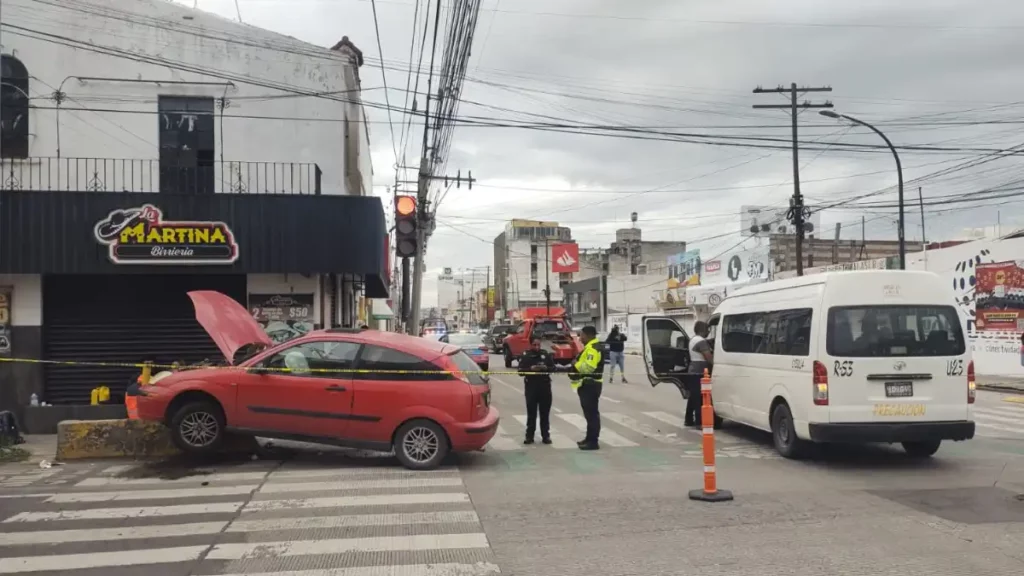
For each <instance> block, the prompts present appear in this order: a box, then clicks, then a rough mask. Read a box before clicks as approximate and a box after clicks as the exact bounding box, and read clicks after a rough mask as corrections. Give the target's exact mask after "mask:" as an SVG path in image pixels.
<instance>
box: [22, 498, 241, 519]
mask: <svg viewBox="0 0 1024 576" xmlns="http://www.w3.org/2000/svg"><path fill="white" fill-rule="evenodd" d="M244 504H245V503H244V502H219V503H216V504H179V505H174V506H142V507H131V508H90V509H88V510H60V511H57V512H19V513H17V514H15V515H14V516H11V517H10V518H8V519H6V520H4V523H9V522H47V521H53V520H106V519H110V518H154V517H159V516H184V515H187V514H228V513H234V512H238V511H239V510H240V509H241V508H242V506H243V505H244Z"/></svg>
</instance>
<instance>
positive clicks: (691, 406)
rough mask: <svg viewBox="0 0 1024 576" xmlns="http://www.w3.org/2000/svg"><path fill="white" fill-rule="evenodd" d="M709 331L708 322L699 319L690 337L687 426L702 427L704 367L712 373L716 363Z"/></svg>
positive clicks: (684, 421) (685, 417)
mask: <svg viewBox="0 0 1024 576" xmlns="http://www.w3.org/2000/svg"><path fill="white" fill-rule="evenodd" d="M709 333H710V328H709V327H708V323H707V322H705V321H703V320H698V321H697V322H696V323H695V324H694V325H693V337H692V338H690V368H689V370H687V375H686V376H685V378H686V390H687V392H688V393H689V395H688V396H687V398H686V414H685V415H684V417H683V424H684V425H685V426H694V427H697V428H700V427H701V422H700V403H701V395H700V379H701V377H703V376H704V369H707V370H708V372H709V373H710V372H711V369H712V365H713V364H714V351H712V350H711V345H710V344H709V343H708V341H707V337H708V334H709Z"/></svg>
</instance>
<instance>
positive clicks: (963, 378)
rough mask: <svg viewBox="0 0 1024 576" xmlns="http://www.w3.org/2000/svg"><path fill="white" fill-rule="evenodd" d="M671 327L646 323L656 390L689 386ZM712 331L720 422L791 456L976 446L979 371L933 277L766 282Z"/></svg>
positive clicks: (729, 301)
mask: <svg viewBox="0 0 1024 576" xmlns="http://www.w3.org/2000/svg"><path fill="white" fill-rule="evenodd" d="M667 322H670V320H669V319H666V318H663V317H662V318H645V320H644V335H643V340H644V362H645V364H646V366H647V372H648V377H649V379H650V380H651V384H652V385H657V384H658V383H659V382H664V381H677V380H678V378H679V374H678V372H674V371H677V370H680V367H679V364H680V362H682V361H681V360H676V361H670V362H668V363H671V364H675V367H668V366H667V364H668V363H666V362H665V360H666V359H670V358H671V357H672V352H671V351H669V350H663V349H661V348H663V346H661V344H662V343H665V344H668V343H670V342H671V338H672V336H673V335H674V334H675V333H679V334H685V332H683V330H682V328H680V327H679V326H673V325H671V324H670V323H667ZM708 324H709V325H710V328H711V334H710V338H711V339H713V349H714V367H713V374H712V398H713V403H714V409H715V416H716V417H720V418H722V419H724V420H730V421H734V422H738V423H741V424H745V425H747V426H752V427H754V428H758V429H761V430H765V431H770V432H771V433H772V436H773V439H774V442H775V448H776V449H777V450H778V451H779V453H780V454H782V455H783V456H785V457H787V458H797V457H800V456H801V455H803V454H804V453H805V451H806V450H805V449H806V448H807V446H808V443H809V442H815V443H831V442H835V443H866V442H886V443H895V442H899V443H901V444H902V445H903V447H904V449H905V450H906V451H907V453H908V454H910V455H912V456H916V457H928V456H931V455H932V454H934V453H935V452H936V451H937V450H938V449H939V444H940V443H941V442H942V441H943V440H968V439H970V438H973V437H974V414H973V404H974V397H975V384H974V362H973V361H972V360H971V355H970V347H969V346H968V345H967V342H966V338H965V336H964V330H963V327H962V324H961V321H960V316H959V314H958V312H957V310H956V307H955V306H954V304H953V301H952V298H951V297H950V293H949V289H948V286H946V285H945V283H944V282H943V281H942V280H941V278H940V277H939V276H938V275H936V274H934V273H931V272H908V271H897V270H871V271H855V272H829V273H822V274H814V275H811V276H803V277H798V278H792V279H788V280H780V281H776V282H769V283H765V284H759V285H757V286H751V287H748V288H744V289H741V290H738V291H737V292H736V293H735V294H733V295H730V296H729V297H728V298H726V299H725V300H723V301H722V304H721V305H719V306H718V308H717V309H716V310H715V312H714V314H713V315H712V316H711V318H710V319H709V321H708ZM663 333H664V334H663ZM651 343H654V345H653V347H652V345H651ZM677 356H679V354H678V353H677ZM716 419H717V418H716Z"/></svg>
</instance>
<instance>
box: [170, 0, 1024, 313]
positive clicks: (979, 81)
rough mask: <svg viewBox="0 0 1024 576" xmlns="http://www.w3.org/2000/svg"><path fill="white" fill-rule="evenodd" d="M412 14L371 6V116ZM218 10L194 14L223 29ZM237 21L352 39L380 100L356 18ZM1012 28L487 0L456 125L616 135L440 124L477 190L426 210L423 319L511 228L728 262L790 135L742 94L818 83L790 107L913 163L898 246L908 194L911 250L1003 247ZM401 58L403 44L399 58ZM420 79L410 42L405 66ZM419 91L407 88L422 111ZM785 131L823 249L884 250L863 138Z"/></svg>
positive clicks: (412, 158)
mask: <svg viewBox="0 0 1024 576" xmlns="http://www.w3.org/2000/svg"><path fill="white" fill-rule="evenodd" d="M180 1H182V2H183V3H186V4H193V3H194V2H195V0H180ZM416 2H417V0H377V2H376V4H377V14H378V19H379V27H380V37H381V38H380V40H381V45H382V48H383V56H384V58H383V59H384V62H385V68H387V72H386V74H387V83H388V86H389V87H390V88H391V90H390V91H389V97H390V101H391V104H392V106H394V107H399V108H408V107H410V106H411V100H407V99H406V96H407V94H408V93H407V92H406V91H405V87H406V83H407V79H408V76H409V75H408V73H407V72H406V71H405V70H407V67H408V62H409V60H410V58H409V53H410V44H411V40H412V38H413V36H412V35H413V30H414V19H413V17H414V13H415V12H416ZM235 4H236V3H235V1H234V0H198V5H199V7H200V8H201V9H205V10H208V11H211V12H216V13H219V14H221V15H224V16H227V17H230V18H237V12H236V6H235ZM237 4H238V8H237V9H238V11H240V12H241V16H242V19H243V21H244V22H246V23H248V24H253V25H257V26H261V27H264V28H269V29H272V30H274V31H277V32H281V33H284V34H289V35H291V36H295V37H297V38H300V39H302V40H306V41H309V42H312V43H315V44H319V45H323V46H330V45H331V44H333V43H334V42H336V41H337V40H339V39H340V38H341V37H342V36H344V35H347V36H349V37H350V39H351V40H352V41H353V42H355V43H356V45H357V46H359V47H360V48H361V49H362V50H363V52H364V54H365V55H366V58H367V62H366V65H365V66H364V67H363V69H362V71H361V75H362V79H363V87H364V90H365V94H364V99H365V100H367V101H372V102H381V103H383V101H384V96H383V94H384V91H383V90H382V88H381V86H382V77H381V69H380V52H379V51H378V49H377V40H376V36H375V33H374V20H373V13H372V6H371V3H370V1H369V0H238V2H237ZM425 4H426V0H420V9H419V14H420V18H421V19H420V22H422V16H423V13H424V6H425ZM432 5H434V4H432ZM447 5H448V2H447V0H446V2H445V4H444V6H447ZM432 12H433V8H431V13H432ZM442 21H444V13H443V12H442ZM421 25H422V24H420V25H418V26H417V27H416V28H417V29H418V28H419V26H421ZM1022 31H1024V3H1021V2H1019V1H1016V0H988V1H977V0H974V1H968V0H904V1H902V2H893V1H892V0H858V1H857V2H835V1H825V0H776V1H773V2H757V1H754V0H717V1H714V2H712V1H710V0H629V1H628V2H627V1H626V0H546V1H545V0H484V1H483V4H482V8H481V11H480V15H479V20H478V23H477V27H476V30H475V37H474V41H473V50H472V56H471V59H470V63H469V72H468V75H467V77H466V82H465V86H464V90H463V94H462V96H463V103H462V105H461V108H460V109H459V114H460V116H464V117H471V118H477V119H487V120H494V121H498V122H502V121H504V122H506V123H507V122H508V121H515V122H524V121H525V122H534V123H536V122H550V123H557V124H586V125H588V126H595V127H603V128H604V129H603V130H601V131H602V132H603V133H604V134H608V132H609V131H608V130H607V128H612V127H615V129H616V130H617V131H618V132H617V134H618V136H619V137H612V136H609V135H593V134H589V135H579V134H566V133H564V132H554V131H549V130H537V129H521V128H508V127H481V126H459V127H458V128H457V129H456V131H455V135H454V142H453V145H452V149H451V154H450V156H449V159H448V169H449V172H451V173H454V172H455V171H457V170H461V171H462V172H463V173H465V172H467V171H469V170H472V172H473V176H474V177H475V178H477V179H478V182H477V184H476V185H475V186H474V187H473V190H471V191H470V190H468V189H466V188H465V187H463V188H461V189H457V188H454V187H453V188H451V189H450V190H449V192H448V194H447V195H446V196H445V197H444V200H443V201H442V203H441V205H440V207H439V211H438V227H437V231H436V233H435V234H434V236H433V238H432V239H431V241H430V244H429V253H428V256H427V268H428V273H427V275H426V277H427V278H428V283H427V284H426V290H425V292H424V295H423V303H424V305H431V304H433V303H434V302H435V301H436V296H435V293H436V292H435V284H434V281H433V278H434V277H435V276H436V273H437V271H439V270H440V268H442V267H452V268H456V269H457V268H460V267H472V266H485V265H488V264H491V263H492V247H491V244H490V242H491V241H492V240H493V238H494V237H495V236H496V235H497V234H498V233H499V232H500V231H501V230H502V228H503V225H504V224H503V223H504V222H505V221H507V220H508V219H510V218H513V217H519V218H544V219H551V220H557V221H559V222H561V223H562V224H564V225H568V226H571V227H572V230H573V236H574V237H575V238H576V239H577V240H578V241H579V242H580V244H581V245H582V246H584V247H597V246H605V245H607V244H608V243H609V242H611V241H612V240H613V239H614V231H615V229H616V228H619V227H624V226H627V225H628V223H629V215H630V213H631V212H634V211H635V212H637V213H638V214H639V224H640V226H641V227H642V228H643V231H644V238H645V239H650V240H685V241H687V242H688V243H689V244H690V245H691V246H693V247H695V248H700V249H701V251H702V252H704V251H708V253H710V254H712V255H713V254H716V251H722V250H725V249H728V248H730V247H732V246H735V245H736V244H737V243H738V242H740V241H741V236H740V235H739V229H740V226H739V208H740V206H741V205H763V206H784V205H785V204H786V202H787V197H788V196H789V195H791V194H792V189H793V187H792V155H791V153H790V152H789V151H788V150H786V149H775V148H770V147H765V146H766V145H771V146H775V145H779V144H783V145H784V144H785V142H781V143H780V142H773V141H772V140H771V139H782V140H785V139H787V138H789V137H790V131H789V127H788V115H787V114H786V113H784V112H781V111H776V110H754V109H752V108H751V106H752V105H753V104H780V103H784V102H785V100H784V98H783V97H782V96H779V95H775V94H760V95H755V94H753V93H752V90H753V88H755V87H756V86H759V85H760V86H764V87H765V88H774V87H776V86H778V85H779V84H786V85H787V86H788V85H789V83H791V82H796V83H798V84H799V85H802V86H831V87H832V88H833V91H832V92H831V93H828V94H808V95H807V96H806V98H807V99H811V100H812V101H814V102H822V101H825V100H831V101H832V102H833V103H834V104H835V109H836V110H837V111H839V112H842V113H845V114H849V115H851V116H856V117H858V118H861V119H863V120H865V121H868V122H871V123H874V124H876V125H877V126H878V127H879V128H881V129H882V130H883V131H884V132H885V133H886V134H887V135H888V136H889V137H890V138H891V139H892V140H893V142H894V144H896V145H897V146H900V147H912V148H915V149H904V150H901V152H900V156H901V159H902V162H903V167H904V175H905V180H906V181H907V183H908V184H907V201H908V203H910V202H911V201H912V202H913V204H912V205H911V208H912V210H910V209H908V216H907V225H906V235H907V238H908V239H920V237H921V225H920V218H921V216H920V207H919V205H918V204H917V202H918V200H917V199H918V187H919V186H920V187H921V188H922V191H923V197H924V204H925V206H924V210H925V216H926V227H927V229H926V232H927V237H928V239H929V240H941V239H950V238H953V237H957V236H961V235H963V233H964V231H965V229H967V228H978V227H984V226H995V225H996V224H997V222H1000V223H1001V225H1002V227H1001V230H1002V231H1003V232H1004V233H1005V232H1007V231H1009V230H1010V229H1011V228H1013V227H1014V226H1024V202H1021V200H1020V198H1019V197H1016V196H1015V194H1018V193H1020V192H1019V191H1018V188H1021V186H1020V182H1022V181H1024V157H1021V156H1007V155H1005V154H1002V155H997V154H993V151H995V150H1004V149H1006V148H1009V147H1012V146H1018V145H1022V144H1024V133H1022V132H1021V125H1022V124H1024V117H1022V111H1024V96H1022V94H1024V75H1021V74H1020V73H1019V64H1018V61H1019V58H1020V54H1021V53H1024V34H1022ZM417 33H418V32H417ZM443 33H444V30H443V29H442V35H443ZM418 48H419V46H418V40H417V44H416V52H415V53H414V56H413V59H414V60H415V59H417V55H418ZM438 60H440V57H439V58H438ZM428 61H429V42H428V54H427V58H426V59H425V60H424V67H425V66H427V62H428ZM412 80H413V84H415V74H414V75H413V79H412ZM424 85H425V77H424V78H422V79H421V83H420V91H421V92H422V91H423V90H424ZM419 107H420V108H422V96H421V97H420V100H419ZM369 113H370V118H371V122H372V123H373V124H372V127H371V135H372V136H371V138H372V140H373V142H372V145H373V158H374V166H375V172H376V174H375V184H376V185H379V186H380V188H379V189H378V193H379V194H382V195H384V193H385V188H384V186H391V185H392V184H393V183H394V180H395V173H394V169H393V166H394V165H395V155H394V148H393V146H392V141H391V136H390V129H389V125H388V115H387V113H386V112H385V111H384V110H381V109H371V110H370V111H369ZM392 120H393V121H394V129H395V132H396V134H397V135H398V139H401V134H402V133H403V132H404V131H405V129H406V125H407V122H408V121H409V120H410V118H409V117H407V116H405V115H403V114H401V113H393V114H392ZM800 122H801V139H802V140H807V141H808V144H806V147H807V148H808V149H807V150H803V151H802V153H801V156H800V165H801V171H800V174H801V180H802V190H803V192H804V194H805V196H807V198H808V202H809V203H810V204H812V205H815V204H816V205H818V206H825V205H835V204H837V203H841V204H840V205H838V206H836V207H834V208H831V209H828V210H823V211H822V213H821V219H822V224H823V229H825V230H828V232H827V234H828V235H829V236H831V235H832V234H833V233H834V228H835V224H836V223H842V225H843V229H842V230H843V232H842V235H843V237H859V236H860V234H861V221H862V218H863V220H864V221H865V222H866V234H867V236H868V237H869V238H894V237H895V234H896V225H895V222H896V217H895V211H894V210H893V209H892V208H891V207H890V206H891V205H892V203H893V202H895V199H896V190H895V182H896V173H895V169H894V162H893V158H892V156H891V155H889V153H888V152H887V151H885V150H878V149H873V148H861V149H859V150H851V149H849V147H846V148H841V147H838V146H837V145H839V144H845V145H848V144H867V145H878V144H881V140H880V139H879V138H878V137H877V136H876V135H874V134H872V133H870V132H869V131H867V130H865V129H863V128H851V127H849V126H848V125H847V124H844V123H841V122H837V121H835V120H831V119H828V118H823V117H821V116H819V115H817V113H816V111H814V110H810V111H807V112H804V113H803V114H802V115H801V117H800ZM597 129H598V128H594V129H588V130H590V131H593V130H597ZM652 130H659V131H661V132H662V134H661V135H655V137H652V135H651V131H652ZM664 132H675V133H688V134H694V133H696V134H703V135H708V136H712V137H713V141H715V142H718V143H722V144H729V145H727V146H722V145H710V144H708V143H707V142H709V140H708V139H702V142H703V143H693V142H680V141H679V140H680V138H679V137H677V136H674V135H669V136H667V137H666V136H665V135H664ZM410 134H411V136H410V137H409V138H408V139H409V140H410V143H409V145H408V146H407V147H406V154H407V160H405V162H406V163H408V164H409V165H414V164H416V163H417V159H418V157H419V144H418V143H419V141H420V138H421V134H422V127H420V126H417V125H415V123H414V125H413V126H412V128H411V132H410ZM741 138H746V139H741ZM750 138H755V140H751V139H750ZM757 138H768V139H769V140H756V139H757ZM669 140H671V141H669ZM737 144H739V145H737ZM837 148H838V149H837ZM402 177H403V178H412V177H414V176H413V175H412V173H409V174H406V175H403V176H402ZM993 188H995V189H996V190H997V191H996V192H991V191H990V192H986V193H985V194H987V195H988V196H991V198H989V199H987V200H986V199H984V198H985V195H982V196H981V197H980V198H982V200H978V199H977V198H978V195H977V193H979V192H983V191H986V190H990V189H993ZM870 193H876V194H873V195H870V196H865V195H867V194H870ZM858 198H859V199H858ZM732 232H735V233H734V234H732V235H728V234H730V233H732ZM723 235H725V236H723ZM705 259H707V258H705Z"/></svg>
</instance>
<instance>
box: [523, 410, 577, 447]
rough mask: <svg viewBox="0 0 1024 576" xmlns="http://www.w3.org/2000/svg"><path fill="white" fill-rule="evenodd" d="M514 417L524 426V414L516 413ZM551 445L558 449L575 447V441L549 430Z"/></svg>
mask: <svg viewBox="0 0 1024 576" xmlns="http://www.w3.org/2000/svg"><path fill="white" fill-rule="evenodd" d="M514 418H515V419H516V420H517V421H518V422H519V423H520V424H522V425H523V428H526V414H516V415H515V416H514ZM551 446H552V447H553V448H556V449H558V450H566V449H569V448H576V443H575V442H573V441H572V440H571V439H570V438H566V437H565V436H562V435H561V434H557V433H556V432H555V431H554V430H551Z"/></svg>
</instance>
